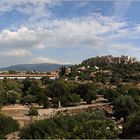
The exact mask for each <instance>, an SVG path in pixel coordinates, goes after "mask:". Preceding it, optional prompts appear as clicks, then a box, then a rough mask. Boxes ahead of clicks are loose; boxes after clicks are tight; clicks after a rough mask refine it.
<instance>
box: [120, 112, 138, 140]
mask: <svg viewBox="0 0 140 140" xmlns="http://www.w3.org/2000/svg"><path fill="white" fill-rule="evenodd" d="M137 136H138V137H139V136H140V111H138V112H136V113H134V114H133V115H130V116H129V118H128V120H127V122H126V123H125V124H124V125H123V132H122V138H124V139H126V138H127V139H128V138H129V139H132V138H133V137H137Z"/></svg>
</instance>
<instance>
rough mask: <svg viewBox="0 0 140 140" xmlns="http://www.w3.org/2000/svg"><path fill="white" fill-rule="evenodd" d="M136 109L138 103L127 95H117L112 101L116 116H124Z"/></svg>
mask: <svg viewBox="0 0 140 140" xmlns="http://www.w3.org/2000/svg"><path fill="white" fill-rule="evenodd" d="M137 109H138V105H137V104H136V103H135V101H134V99H133V98H132V97H131V96H128V95H121V96H119V97H118V98H117V99H116V100H115V102H114V107H113V110H114V115H115V117H116V118H118V119H120V118H121V117H123V118H126V117H127V116H128V115H129V114H130V113H133V112H135V111H136V110H137Z"/></svg>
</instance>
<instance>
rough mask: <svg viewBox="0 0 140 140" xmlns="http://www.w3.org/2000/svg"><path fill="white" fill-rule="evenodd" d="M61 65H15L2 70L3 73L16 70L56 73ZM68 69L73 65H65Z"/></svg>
mask: <svg viewBox="0 0 140 140" xmlns="http://www.w3.org/2000/svg"><path fill="white" fill-rule="evenodd" d="M61 66H62V65H61V64H49V63H40V64H19V65H13V66H9V67H5V68H0V70H1V71H8V70H15V71H34V70H35V71H40V72H44V71H48V72H51V71H56V70H59V68H60V67H61ZM63 66H66V67H69V66H71V65H63Z"/></svg>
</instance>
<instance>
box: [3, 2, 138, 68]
mask: <svg viewBox="0 0 140 140" xmlns="http://www.w3.org/2000/svg"><path fill="white" fill-rule="evenodd" d="M139 13H140V1H138V0H137V1H134V0H123V1H117V0H108V1H105V0H103V1H102V0H98V1H97V0H96V1H95V0H81V1H80V0H1V2H0V67H3V66H8V65H14V64H21V63H61V64H62V63H63V64H64V63H72V64H77V63H80V62H81V61H82V60H84V59H87V58H90V57H94V56H97V55H99V56H100V55H109V54H112V55H115V56H120V55H129V56H133V57H136V58H138V59H140V16H139Z"/></svg>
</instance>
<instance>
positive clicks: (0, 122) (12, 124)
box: [0, 114, 19, 139]
mask: <svg viewBox="0 0 140 140" xmlns="http://www.w3.org/2000/svg"><path fill="white" fill-rule="evenodd" d="M18 129H19V123H18V122H17V121H16V120H14V119H13V118H11V117H8V116H5V115H2V114H0V139H3V138H4V136H5V135H7V134H9V133H11V132H14V131H17V130H18Z"/></svg>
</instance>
